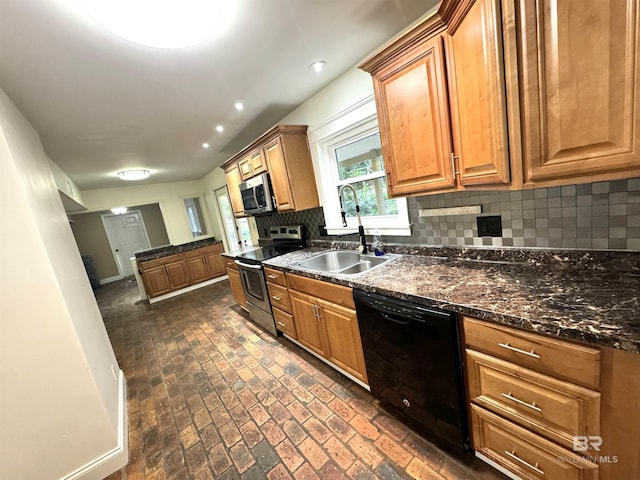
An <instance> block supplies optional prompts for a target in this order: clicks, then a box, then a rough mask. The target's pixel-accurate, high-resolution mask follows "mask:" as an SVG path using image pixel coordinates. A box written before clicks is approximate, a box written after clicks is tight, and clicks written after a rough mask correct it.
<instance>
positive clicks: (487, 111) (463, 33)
mask: <svg viewBox="0 0 640 480" xmlns="http://www.w3.org/2000/svg"><path fill="white" fill-rule="evenodd" d="M501 22H502V18H501V11H500V0H477V1H475V2H474V3H473V5H472V6H471V8H470V9H469V11H468V12H467V13H466V15H465V16H464V18H463V19H462V20H461V21H460V22H459V23H458V24H457V25H455V29H454V30H452V31H451V35H450V36H447V47H448V48H447V54H448V55H447V64H448V65H447V66H448V69H449V94H450V99H451V107H452V126H453V134H454V151H455V154H456V155H457V157H458V162H457V164H458V165H457V166H458V171H459V183H460V185H463V186H467V185H484V184H509V183H510V171H509V150H508V148H509V142H508V137H507V118H506V113H507V106H506V98H505V86H504V62H503V58H502V29H501Z"/></svg>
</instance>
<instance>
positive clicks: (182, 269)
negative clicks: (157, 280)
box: [165, 260, 191, 290]
mask: <svg viewBox="0 0 640 480" xmlns="http://www.w3.org/2000/svg"><path fill="white" fill-rule="evenodd" d="M165 269H166V271H167V278H169V284H170V285H171V290H177V289H179V288H184V287H188V286H189V285H191V282H190V280H189V270H188V269H187V262H185V261H184V260H180V261H179V262H172V263H168V264H166V265H165Z"/></svg>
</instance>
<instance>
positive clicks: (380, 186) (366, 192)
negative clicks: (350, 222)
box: [342, 176, 398, 217]
mask: <svg viewBox="0 0 640 480" xmlns="http://www.w3.org/2000/svg"><path fill="white" fill-rule="evenodd" d="M351 185H352V186H353V188H355V189H356V194H357V196H358V203H359V204H360V215H362V216H363V217H367V216H375V215H397V214H398V205H397V203H396V201H395V200H394V199H390V198H389V197H387V179H386V177H384V176H383V177H378V178H373V179H370V180H363V181H359V182H353V183H351ZM342 202H343V207H344V210H345V212H347V217H355V216H356V204H355V201H354V199H353V192H352V191H351V189H350V188H345V189H344V190H343V191H342Z"/></svg>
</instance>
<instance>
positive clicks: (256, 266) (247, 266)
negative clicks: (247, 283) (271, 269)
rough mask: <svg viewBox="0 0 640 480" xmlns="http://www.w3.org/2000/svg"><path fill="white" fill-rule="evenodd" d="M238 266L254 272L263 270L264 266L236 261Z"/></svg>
mask: <svg viewBox="0 0 640 480" xmlns="http://www.w3.org/2000/svg"><path fill="white" fill-rule="evenodd" d="M234 261H235V262H236V264H238V265H240V266H241V267H245V268H253V269H254V270H262V265H249V264H248V263H242V262H241V261H240V260H234Z"/></svg>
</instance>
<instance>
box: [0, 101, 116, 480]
mask: <svg viewBox="0 0 640 480" xmlns="http://www.w3.org/2000/svg"><path fill="white" fill-rule="evenodd" d="M0 170H1V174H0V182H1V186H0V205H1V206H0V209H1V213H0V218H1V221H2V228H0V255H1V256H2V261H1V263H0V264H1V265H2V267H3V268H2V270H3V272H2V277H1V278H2V279H1V280H0V282H1V284H0V285H1V290H0V291H1V292H2V294H1V296H0V452H1V453H0V478H7V479H18V478H24V479H27V478H28V479H30V480H37V479H47V480H49V479H57V478H67V477H68V476H70V475H71V474H72V473H73V472H74V471H76V470H78V469H81V468H83V467H85V466H87V465H92V466H97V463H96V462H97V461H106V462H107V464H108V465H109V466H111V467H113V468H112V469H111V470H108V471H105V470H104V468H102V469H101V467H99V466H98V468H97V470H94V471H92V472H90V473H88V474H87V475H86V476H85V477H82V478H96V479H99V478H102V477H104V476H105V474H108V473H110V472H111V471H113V470H115V469H116V468H119V467H120V466H122V465H123V464H124V463H126V459H127V452H126V448H120V450H119V446H120V447H122V443H121V441H122V437H119V436H118V433H119V428H120V431H121V427H122V421H121V420H122V419H124V425H126V415H125V412H124V411H123V406H124V401H125V399H124V389H122V388H120V387H122V384H121V383H120V382H119V378H118V373H119V367H118V364H117V361H116V358H115V355H114V353H113V350H112V348H111V344H110V343H109V338H108V336H107V333H106V330H105V328H104V324H103V320H102V317H101V315H100V311H99V309H98V306H97V304H96V301H95V297H94V295H93V292H92V290H91V286H90V284H89V280H88V278H87V275H86V273H85V270H84V267H83V264H82V260H81V257H80V254H79V252H78V250H77V247H76V244H75V241H74V239H73V234H72V233H71V229H70V227H69V223H68V221H67V217H66V214H65V212H64V209H63V207H62V202H61V200H60V197H59V195H58V191H57V188H56V184H55V181H54V178H53V175H52V173H51V170H50V166H49V159H48V158H47V157H46V155H45V153H44V151H43V149H42V145H41V143H40V139H39V137H38V134H37V132H36V131H35V130H34V129H33V128H32V127H31V125H30V124H29V123H28V122H27V120H26V119H25V118H24V117H23V115H22V114H21V113H20V112H19V111H18V110H17V109H16V107H15V106H14V105H13V103H12V102H11V100H10V99H9V98H8V97H7V96H6V95H5V93H4V92H3V91H2V90H0ZM124 434H125V435H126V428H125V430H124ZM119 442H120V443H119ZM114 452H115V457H114ZM109 459H111V460H112V461H114V463H109ZM102 467H104V465H103V466H102ZM77 478H80V477H77Z"/></svg>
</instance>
